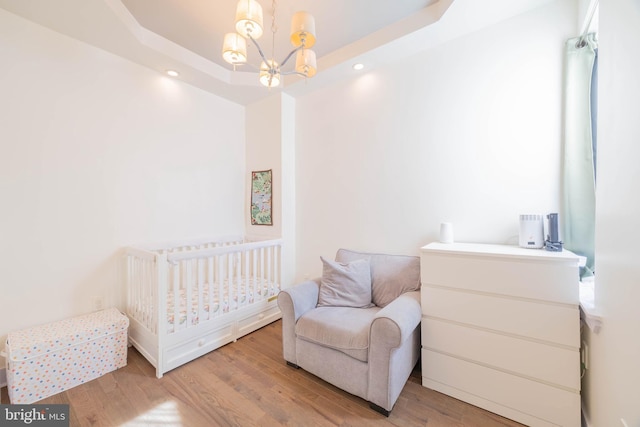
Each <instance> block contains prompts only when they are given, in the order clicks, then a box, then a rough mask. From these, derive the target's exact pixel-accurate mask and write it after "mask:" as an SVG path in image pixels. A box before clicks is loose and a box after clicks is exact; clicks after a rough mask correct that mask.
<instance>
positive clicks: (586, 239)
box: [562, 34, 598, 277]
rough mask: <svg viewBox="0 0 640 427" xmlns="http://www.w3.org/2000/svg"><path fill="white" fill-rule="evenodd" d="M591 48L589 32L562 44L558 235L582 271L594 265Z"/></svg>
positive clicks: (593, 81) (594, 77) (585, 273)
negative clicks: (561, 214)
mask: <svg viewBox="0 0 640 427" xmlns="http://www.w3.org/2000/svg"><path fill="white" fill-rule="evenodd" d="M597 54H598V51H597V41H596V35H595V34H587V35H586V36H584V37H577V38H573V39H570V40H568V41H567V43H566V44H565V75H564V140H563V145H564V147H563V148H564V150H563V151H564V153H563V177H564V179H563V199H564V200H563V202H564V203H563V209H564V219H563V221H562V223H563V239H564V245H565V247H566V248H567V249H569V250H570V251H572V252H575V253H577V254H579V255H583V256H585V257H587V264H586V267H585V268H584V269H583V270H582V271H581V276H582V277H586V276H590V275H593V273H594V271H595V269H594V262H595V254H594V252H595V219H596V169H595V165H596V159H595V153H596V145H595V144H596V138H595V137H596V132H595V125H596V120H595V119H596V106H597V102H596V94H597V90H596V88H597V74H596V73H597Z"/></svg>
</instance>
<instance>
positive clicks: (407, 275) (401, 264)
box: [336, 249, 420, 307]
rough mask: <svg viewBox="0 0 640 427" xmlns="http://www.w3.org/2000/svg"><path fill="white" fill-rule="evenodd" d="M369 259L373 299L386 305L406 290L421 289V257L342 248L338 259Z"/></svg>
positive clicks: (346, 260)
mask: <svg viewBox="0 0 640 427" xmlns="http://www.w3.org/2000/svg"><path fill="white" fill-rule="evenodd" d="M363 258H364V259H367V260H369V263H370V264H371V300H372V301H373V303H374V304H375V305H377V306H378V307H385V306H386V305H387V304H389V303H390V302H391V301H393V300H394V299H396V298H397V297H399V296H400V295H402V294H403V293H405V292H410V291H417V290H418V289H420V258H419V257H417V256H407V255H385V254H374V253H367V252H355V251H350V250H348V249H340V250H339V251H338V253H337V254H336V261H338V262H350V261H353V260H356V259H363Z"/></svg>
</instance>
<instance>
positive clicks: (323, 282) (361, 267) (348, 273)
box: [318, 257, 373, 308]
mask: <svg viewBox="0 0 640 427" xmlns="http://www.w3.org/2000/svg"><path fill="white" fill-rule="evenodd" d="M320 259H321V260H322V278H321V279H320V293H319V294H318V306H332V307H355V308H365V307H371V306H372V305H373V304H372V303H371V268H370V266H369V261H368V260H366V259H359V260H355V261H352V262H349V263H340V262H336V261H331V260H328V259H325V258H323V257H320Z"/></svg>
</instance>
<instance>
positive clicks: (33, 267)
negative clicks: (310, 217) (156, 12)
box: [0, 9, 245, 339]
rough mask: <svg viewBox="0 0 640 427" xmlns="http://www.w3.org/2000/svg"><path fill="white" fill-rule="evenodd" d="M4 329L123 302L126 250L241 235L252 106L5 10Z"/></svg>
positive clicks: (0, 76) (0, 18)
mask: <svg viewBox="0 0 640 427" xmlns="http://www.w3.org/2000/svg"><path fill="white" fill-rule="evenodd" d="M0 58H2V66H1V67H0V94H1V96H0V149H1V154H0V204H1V209H0V294H1V297H0V301H1V303H0V305H1V308H0V337H2V339H4V336H6V334H7V333H8V332H9V331H11V330H16V329H20V328H24V327H28V326H30V325H35V324H39V323H43V322H49V321H53V320H57V319H61V318H64V317H68V316H72V315H77V314H80V313H85V312H90V311H92V310H93V309H94V305H93V301H94V300H93V297H94V296H102V297H103V298H104V299H105V304H106V305H111V304H115V305H118V306H120V307H121V308H123V307H122V302H123V301H122V288H121V287H120V285H121V276H120V269H119V266H120V265H121V257H120V255H121V253H120V250H121V248H122V247H124V246H125V245H128V244H134V243H153V242H164V241H169V240H176V239H186V238H190V237H206V236H217V235H229V234H242V233H243V230H244V223H243V215H244V214H243V212H244V182H245V181H244V178H245V176H244V170H245V169H244V165H245V151H244V150H245V148H244V138H245V130H244V126H245V117H244V108H243V107H241V106H239V105H237V104H233V103H230V102H228V101H226V100H223V99H222V98H218V97H216V96H213V95H211V94H209V93H206V92H203V91H201V90H198V89H196V88H194V87H191V86H188V85H185V84H182V83H180V82H179V81H177V80H171V79H169V78H167V77H164V76H162V75H160V74H158V73H156V72H154V71H152V70H149V69H146V68H143V67H140V66H138V65H135V64H133V63H131V62H129V61H127V60H124V59H122V58H119V57H116V56H114V55H112V54H109V53H107V52H105V51H102V50H99V49H96V48H93V47H91V46H89V45H86V44H84V43H80V42H78V41H75V40H73V39H70V38H68V37H65V36H62V35H60V34H58V33H55V32H52V31H49V30H47V29H44V28H43V27H40V26H37V25H35V24H33V23H31V22H29V21H25V20H23V19H21V18H18V17H16V16H14V15H11V14H9V13H7V12H5V11H4V10H1V9H0Z"/></svg>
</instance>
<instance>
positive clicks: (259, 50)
mask: <svg viewBox="0 0 640 427" xmlns="http://www.w3.org/2000/svg"><path fill="white" fill-rule="evenodd" d="M249 38H250V39H251V41H252V42H253V44H254V45H256V48H257V49H258V53H259V54H260V57H261V58H262V60H263V61H264V63H265V64H266V65H267V67H269V68H271V66H270V65H269V62H268V61H267V58H266V57H265V56H264V52H262V49H261V48H260V45H259V44H258V42H257V41H256V39H254V38H253V37H251V34H249Z"/></svg>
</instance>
